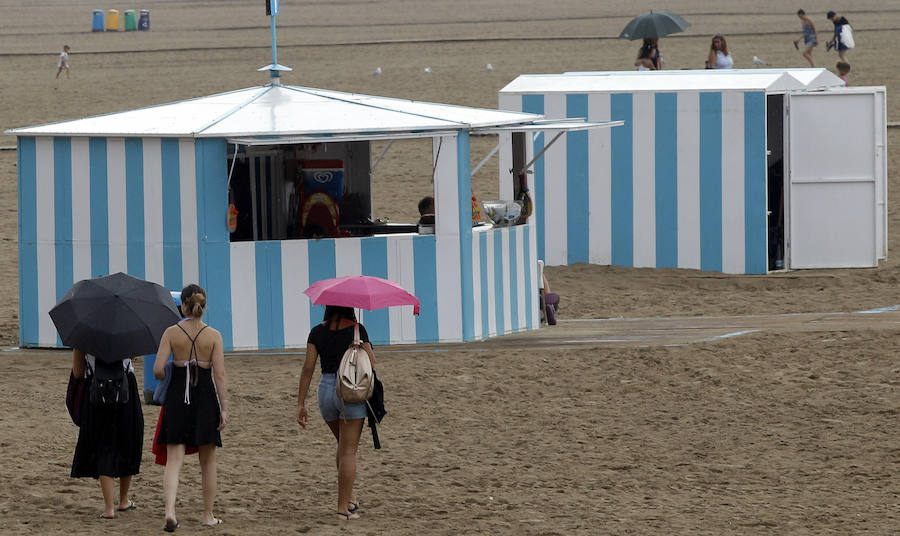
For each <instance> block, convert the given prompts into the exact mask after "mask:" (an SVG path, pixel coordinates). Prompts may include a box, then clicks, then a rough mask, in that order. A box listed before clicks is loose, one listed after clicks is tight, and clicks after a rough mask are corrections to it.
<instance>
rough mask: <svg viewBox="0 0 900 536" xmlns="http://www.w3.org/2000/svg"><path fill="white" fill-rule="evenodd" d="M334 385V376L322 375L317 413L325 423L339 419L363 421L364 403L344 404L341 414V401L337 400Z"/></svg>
mask: <svg viewBox="0 0 900 536" xmlns="http://www.w3.org/2000/svg"><path fill="white" fill-rule="evenodd" d="M336 383H337V375H336V374H322V379H321V380H319V393H318V398H319V411H320V412H321V413H322V418H323V419H325V422H332V421H336V420H338V419H340V418H345V419H365V418H366V403H365V402H356V403H345V404H344V412H343V413H341V399H339V398H338V396H337V390H335V385H336Z"/></svg>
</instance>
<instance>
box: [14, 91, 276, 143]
mask: <svg viewBox="0 0 900 536" xmlns="http://www.w3.org/2000/svg"><path fill="white" fill-rule="evenodd" d="M267 87H269V86H251V87H245V88H241V89H234V90H232V91H223V92H221V93H214V94H212V95H204V96H202V97H191V98H189V99H184V100H180V101H171V102H162V103H160V104H152V105H150V106H143V107H141V108H134V109H132V110H119V111H116V112H107V113H105V114H97V115H91V116H88V117H79V118H77V119H64V120H62V121H51V122H49V123H41V124H39V125H29V126H27V127H16V128H11V129H9V130H6V131H5V134H16V135H18V134H19V133H20V132H27V131H29V130H34V129H37V128H46V127H51V126H54V125H65V124H67V123H74V122H75V121H82V120H84V119H97V118H100V117H108V116H111V115H116V114H122V113H127V112H136V111H139V110H152V109H153V108H160V107H162V106H170V105H172V104H177V103H186V102H192V101H198V100H202V99H208V98H211V97H221V96H224V95H231V94H233V93H241V92H243V91H251V90H254V89H266V88H267ZM252 98H255V96H254V97H252ZM252 98H251V99H248V101H249V100H252ZM244 104H246V103H244ZM219 120H221V118H219ZM34 135H35V136H78V137H83V136H110V135H109V134H71V133H67V132H65V131H53V130H50V131H48V132H46V133H45V132H38V133H35V134H34ZM190 135H191V134H187V133H184V132H179V133H178V134H155V135H154V136H155V137H170V136H173V137H174V136H190ZM110 137H112V136H110ZM115 137H120V138H139V137H141V135H140V134H134V135H131V134H118V135H116V136H115Z"/></svg>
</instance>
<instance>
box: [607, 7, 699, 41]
mask: <svg viewBox="0 0 900 536" xmlns="http://www.w3.org/2000/svg"><path fill="white" fill-rule="evenodd" d="M690 25H691V24H690V23H689V22H688V21H686V20H684V19H682V18H681V17H679V16H678V15H676V14H674V13H669V12H668V11H651V12H650V13H644V14H643V15H638V16H637V17H635V18H633V19H631V22H629V23H628V24H627V25H626V26H625V29H624V30H622V33H620V34H619V37H620V38H622V39H628V40H630V41H634V40H635V39H647V38H659V37H663V36H666V35H669V34H673V33H678V32H683V31H685V30H686V29H687V27H688V26H690Z"/></svg>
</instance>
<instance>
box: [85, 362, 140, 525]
mask: <svg viewBox="0 0 900 536" xmlns="http://www.w3.org/2000/svg"><path fill="white" fill-rule="evenodd" d="M95 364H96V360H95V359H94V356H92V355H86V354H85V353H84V352H82V351H81V350H78V349H75V350H73V351H72V374H74V375H75V377H76V378H85V377H87V378H90V377H91V376H93V373H94V367H95ZM116 366H118V364H116ZM122 367H123V368H124V369H125V381H127V382H128V395H129V396H128V401H127V402H125V403H113V404H104V405H94V404H91V401H90V389H85V390H84V399H83V400H82V403H81V427H80V428H79V430H78V444H77V445H76V447H75V456H74V458H73V459H72V473H71V475H72V476H73V477H74V478H84V477H91V478H95V479H99V480H100V489H101V490H102V491H103V503H104V509H103V513H101V514H100V517H101V518H103V519H113V518H115V517H116V515H117V513H118V512H126V511H128V510H134V509H135V505H134V501H132V500H130V499H129V498H128V488H129V486H131V477H132V476H134V475H136V474H138V473H139V472H140V470H141V449H142V447H143V443H144V413H143V412H142V411H141V400H140V395H139V394H138V388H137V380H136V379H135V377H134V367H133V366H132V365H131V360H130V359H125V360H123V361H122ZM116 478H118V479H119V495H118V497H117V496H116V481H115V479H116ZM117 500H118V501H117Z"/></svg>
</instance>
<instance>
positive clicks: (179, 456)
mask: <svg viewBox="0 0 900 536" xmlns="http://www.w3.org/2000/svg"><path fill="white" fill-rule="evenodd" d="M183 463H184V445H171V444H170V445H166V469H165V471H164V472H163V498H164V500H165V503H166V523H168V524H172V525H174V524H175V523H176V522H177V521H178V518H177V517H175V494H176V493H177V492H178V475H179V473H180V472H181V464H183Z"/></svg>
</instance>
